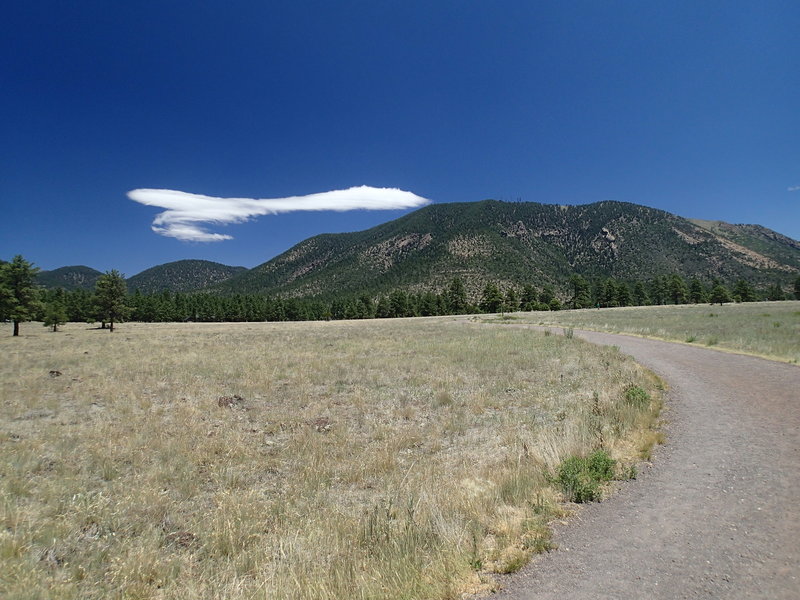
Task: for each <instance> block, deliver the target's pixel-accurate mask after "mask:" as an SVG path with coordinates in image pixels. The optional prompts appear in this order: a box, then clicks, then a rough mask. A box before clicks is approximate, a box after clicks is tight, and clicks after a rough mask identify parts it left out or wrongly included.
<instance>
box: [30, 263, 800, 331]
mask: <svg viewBox="0 0 800 600" xmlns="http://www.w3.org/2000/svg"><path fill="white" fill-rule="evenodd" d="M793 292H794V293H793V295H794V296H795V297H797V298H798V299H800V277H798V279H797V281H796V282H795V285H794V290H793ZM40 294H41V305H42V306H41V310H42V311H43V312H48V307H50V308H49V312H50V313H53V312H54V310H53V309H54V308H55V310H56V312H61V313H62V314H63V319H64V320H65V321H71V322H82V321H85V322H96V321H101V320H103V315H102V314H101V312H102V311H98V309H97V302H96V292H93V291H90V290H80V289H79V290H72V291H67V290H63V289H56V290H41V291H40ZM568 296H569V297H568V298H563V297H562V298H559V297H557V295H556V293H555V291H554V289H553V288H552V287H551V286H544V287H542V288H536V287H534V286H532V285H526V286H523V287H521V288H514V287H509V288H505V289H501V288H500V287H499V286H498V285H497V284H494V283H489V284H487V285H486V287H485V288H484V290H483V294H482V295H481V298H480V300H479V302H477V303H471V302H469V301H468V297H467V293H466V290H465V286H464V283H463V282H462V281H461V280H460V279H459V278H455V279H453V280H452V281H451V282H450V284H449V285H448V286H447V288H446V289H445V290H443V291H442V292H440V293H438V294H437V293H433V292H422V293H413V292H409V291H407V290H402V289H398V290H395V291H393V292H391V293H390V294H388V295H382V296H378V297H371V296H370V295H368V294H361V295H357V296H347V297H344V296H343V297H340V298H333V299H330V300H328V299H326V300H320V299H315V298H284V297H277V296H275V297H270V296H265V295H263V294H234V295H231V296H218V295H214V294H208V293H181V292H175V293H173V292H169V291H165V292H160V293H155V294H142V293H141V292H139V291H135V292H134V293H133V294H126V295H125V296H124V299H123V303H124V305H125V310H124V313H125V320H128V321H141V322H185V321H193V322H233V321H310V320H330V319H372V318H391V317H418V316H422V317H424V316H437V315H456V314H473V313H499V312H517V311H530V310H562V309H565V308H593V307H597V308H605V307H616V306H646V305H661V304H688V303H706V302H709V303H725V302H755V301H759V300H786V299H788V298H789V295H788V294H786V293H785V291H784V290H783V289H782V288H781V286H780V285H779V284H777V283H776V284H774V285H772V286H770V287H769V288H766V289H757V288H755V287H754V286H752V285H751V284H750V283H749V282H747V281H745V280H738V281H736V282H734V283H733V284H728V285H725V284H723V283H722V282H720V281H718V280H714V281H712V282H710V283H703V282H701V281H699V280H698V279H692V280H690V281H688V282H687V281H685V280H684V279H683V278H682V277H681V276H680V275H677V274H674V275H669V276H660V277H655V278H653V279H651V280H648V281H634V282H624V281H618V280H615V279H602V280H601V279H597V280H588V279H586V278H584V277H582V276H580V275H576V276H574V277H572V279H571V280H570V285H569V294H568ZM62 309H63V312H62ZM35 320H41V319H35Z"/></svg>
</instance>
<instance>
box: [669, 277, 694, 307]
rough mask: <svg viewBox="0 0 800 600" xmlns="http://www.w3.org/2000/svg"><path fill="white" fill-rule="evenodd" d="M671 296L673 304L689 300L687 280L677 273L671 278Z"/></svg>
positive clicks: (684, 302)
mask: <svg viewBox="0 0 800 600" xmlns="http://www.w3.org/2000/svg"><path fill="white" fill-rule="evenodd" d="M669 297H670V300H672V303H673V304H686V303H687V302H688V301H689V290H688V289H687V287H686V282H685V281H684V280H683V277H681V276H680V275H678V274H677V273H674V274H673V275H672V277H670V279H669Z"/></svg>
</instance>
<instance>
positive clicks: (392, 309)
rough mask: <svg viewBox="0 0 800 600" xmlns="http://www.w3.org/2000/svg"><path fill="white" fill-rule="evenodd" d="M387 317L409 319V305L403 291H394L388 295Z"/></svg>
mask: <svg viewBox="0 0 800 600" xmlns="http://www.w3.org/2000/svg"><path fill="white" fill-rule="evenodd" d="M389 316H391V317H411V316H413V312H412V311H411V305H410V303H409V301H408V294H407V293H406V292H405V291H403V290H395V291H393V292H392V293H391V294H389Z"/></svg>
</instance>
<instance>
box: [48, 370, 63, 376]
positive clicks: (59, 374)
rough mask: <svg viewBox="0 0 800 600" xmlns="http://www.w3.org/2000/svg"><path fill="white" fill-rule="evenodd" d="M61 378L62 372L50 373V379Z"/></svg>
mask: <svg viewBox="0 0 800 600" xmlns="http://www.w3.org/2000/svg"><path fill="white" fill-rule="evenodd" d="M60 376H61V371H55V370H53V371H50V377H60Z"/></svg>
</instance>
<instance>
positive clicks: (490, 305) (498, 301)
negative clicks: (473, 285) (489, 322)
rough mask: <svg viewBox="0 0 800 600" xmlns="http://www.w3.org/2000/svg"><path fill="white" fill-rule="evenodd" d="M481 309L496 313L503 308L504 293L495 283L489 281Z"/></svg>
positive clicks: (484, 290) (484, 291)
mask: <svg viewBox="0 0 800 600" xmlns="http://www.w3.org/2000/svg"><path fill="white" fill-rule="evenodd" d="M480 306H481V310H482V311H483V312H485V313H496V312H500V311H501V310H502V309H503V295H502V294H501V293H500V288H498V287H497V284H495V283H487V284H486V287H485V288H483V295H482V296H481V304H480Z"/></svg>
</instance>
